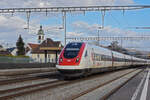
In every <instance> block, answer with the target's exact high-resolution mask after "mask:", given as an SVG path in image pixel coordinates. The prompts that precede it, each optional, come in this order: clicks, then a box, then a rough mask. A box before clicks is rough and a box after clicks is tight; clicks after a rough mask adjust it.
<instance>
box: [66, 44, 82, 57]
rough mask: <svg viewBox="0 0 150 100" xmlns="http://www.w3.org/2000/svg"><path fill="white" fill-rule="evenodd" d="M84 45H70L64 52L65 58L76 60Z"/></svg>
mask: <svg viewBox="0 0 150 100" xmlns="http://www.w3.org/2000/svg"><path fill="white" fill-rule="evenodd" d="M81 46H82V43H69V44H68V45H67V46H66V48H65V50H64V57H65V58H74V57H76V56H77V55H78V53H79V51H80V48H81Z"/></svg>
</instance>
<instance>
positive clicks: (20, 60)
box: [0, 56, 33, 63]
mask: <svg viewBox="0 0 150 100" xmlns="http://www.w3.org/2000/svg"><path fill="white" fill-rule="evenodd" d="M32 62H33V60H32V59H31V58H27V57H3V56H1V57H0V63H32Z"/></svg>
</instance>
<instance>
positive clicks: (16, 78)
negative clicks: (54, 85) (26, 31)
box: [0, 71, 58, 85]
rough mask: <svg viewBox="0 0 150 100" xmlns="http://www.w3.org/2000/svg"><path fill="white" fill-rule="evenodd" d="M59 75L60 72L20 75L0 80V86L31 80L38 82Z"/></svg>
mask: <svg viewBox="0 0 150 100" xmlns="http://www.w3.org/2000/svg"><path fill="white" fill-rule="evenodd" d="M56 75H58V72H56V71H55V72H44V73H36V74H27V75H19V76H13V77H11V78H7V79H2V80H0V85H6V84H13V83H19V82H24V81H29V80H38V79H41V78H44V77H52V76H54V77H55V76H56Z"/></svg>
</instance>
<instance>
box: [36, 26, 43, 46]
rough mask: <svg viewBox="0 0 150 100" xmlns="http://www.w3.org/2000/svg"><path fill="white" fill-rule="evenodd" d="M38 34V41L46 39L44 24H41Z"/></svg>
mask: <svg viewBox="0 0 150 100" xmlns="http://www.w3.org/2000/svg"><path fill="white" fill-rule="evenodd" d="M37 35H38V43H42V42H43V41H44V31H43V29H42V26H40V29H39V31H38V33H37Z"/></svg>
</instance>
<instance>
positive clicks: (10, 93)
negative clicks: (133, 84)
mask: <svg viewBox="0 0 150 100" xmlns="http://www.w3.org/2000/svg"><path fill="white" fill-rule="evenodd" d="M134 71H135V70H132V71H130V72H128V73H125V74H123V75H121V76H118V77H116V78H115V79H113V80H109V81H107V82H105V83H103V84H100V85H98V86H95V87H92V88H90V89H87V90H86V91H83V92H80V93H79V94H74V95H72V96H71V97H69V98H65V100H74V99H77V98H79V97H81V96H83V95H85V94H87V93H89V92H91V91H93V90H94V89H96V88H98V87H101V86H104V85H106V84H108V83H110V82H112V81H114V80H117V79H119V78H121V77H123V76H126V75H127V74H129V73H132V72H134ZM114 73H115V72H114ZM108 74H112V73H105V74H100V75H94V76H90V77H86V78H82V79H77V80H72V81H63V80H57V79H54V80H49V81H47V82H41V83H36V84H31V85H26V86H21V87H16V88H10V89H4V90H0V100H7V99H12V98H16V97H20V96H23V95H27V94H31V93H36V92H39V91H44V90H47V89H48V90H51V91H52V90H53V89H56V88H60V87H65V86H68V85H71V84H76V83H79V82H83V81H87V80H92V79H93V78H96V77H103V76H106V75H108Z"/></svg>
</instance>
